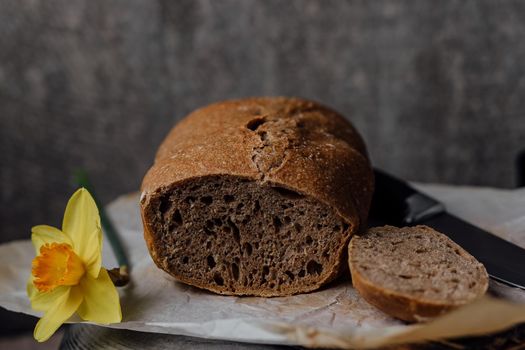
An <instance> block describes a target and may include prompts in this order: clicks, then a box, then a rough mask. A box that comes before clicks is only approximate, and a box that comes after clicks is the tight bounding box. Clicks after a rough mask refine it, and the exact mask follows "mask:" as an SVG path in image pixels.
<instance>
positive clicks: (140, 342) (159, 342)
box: [60, 324, 525, 350]
mask: <svg viewBox="0 0 525 350" xmlns="http://www.w3.org/2000/svg"><path fill="white" fill-rule="evenodd" d="M151 348H154V349H159V350H162V349H174V350H178V349H191V350H200V349H212V350H225V349H234V350H272V349H275V350H276V349H303V348H302V347H299V346H282V345H260V344H246V343H235V342H229V341H215V340H206V339H199V338H192V337H186V336H179V335H168V334H154V333H143V332H135V331H128V330H121V329H110V328H105V327H98V326H92V325H82V324H75V325H71V326H70V327H69V328H68V329H67V331H66V333H65V335H64V338H63V340H62V344H61V345H60V349H62V350H73V349H75V350H77V349H119V350H124V349H151ZM387 349H388V350H394V349H400V350H401V349H404V350H445V349H446V350H452V349H454V350H457V349H490V350H500V349H508V350H511V349H512V350H518V349H525V324H522V325H519V326H517V327H513V328H511V329H509V330H507V331H505V332H501V333H498V334H495V335H490V336H485V337H474V338H464V339H455V340H449V341H441V342H430V343H426V344H406V345H399V346H394V347H389V348H382V350H387Z"/></svg>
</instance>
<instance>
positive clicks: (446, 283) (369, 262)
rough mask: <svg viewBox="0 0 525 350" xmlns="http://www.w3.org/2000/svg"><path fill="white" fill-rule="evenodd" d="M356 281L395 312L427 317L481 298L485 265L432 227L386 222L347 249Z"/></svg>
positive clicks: (413, 317)
mask: <svg viewBox="0 0 525 350" xmlns="http://www.w3.org/2000/svg"><path fill="white" fill-rule="evenodd" d="M348 255H349V266H350V272H351V274H352V283H353V285H354V287H355V288H356V289H357V291H358V292H359V294H361V295H362V296H363V297H364V298H365V299H366V300H367V301H368V302H369V303H370V304H372V305H374V306H376V307H377V308H378V309H380V310H382V311H383V312H385V313H387V314H389V315H390V316H393V317H396V318H399V319H402V320H405V321H409V322H414V321H424V320H426V319H429V318H432V317H435V316H438V315H440V314H442V313H444V312H447V311H449V310H452V309H454V308H457V307H458V306H461V305H464V304H466V303H469V302H471V301H473V300H474V299H476V298H478V297H480V296H482V295H483V294H484V293H485V292H486V290H487V288H488V275H487V272H486V270H485V268H484V267H483V265H482V264H481V263H479V262H478V261H477V260H476V259H475V258H474V257H472V256H471V255H470V254H468V253H467V252H466V251H465V250H464V249H463V248H461V247H460V246H458V245H457V244H456V243H454V242H453V241H452V240H450V239H449V238H448V237H446V236H445V235H443V234H441V233H439V232H437V231H435V230H433V229H431V228H430V227H427V226H415V227H403V228H397V227H393V226H384V227H377V228H372V229H370V230H369V231H368V232H367V233H366V234H364V235H362V236H354V237H353V238H352V240H351V241H350V245H349V248H348Z"/></svg>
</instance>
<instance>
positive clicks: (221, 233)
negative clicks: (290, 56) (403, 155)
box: [140, 98, 373, 296]
mask: <svg viewBox="0 0 525 350" xmlns="http://www.w3.org/2000/svg"><path fill="white" fill-rule="evenodd" d="M372 192H373V172H372V169H371V166H370V163H369V160H368V158H367V153H366V149H365V145H364V143H363V141H362V139H361V137H360V136H359V134H358V133H357V132H356V130H355V129H354V128H353V127H352V125H351V124H350V123H349V122H347V121H346V120H345V119H344V118H343V117H342V116H340V115H339V114H337V113H336V112H334V111H332V110H330V109H328V108H326V107H323V106H321V105H319V104H317V103H314V102H311V101H306V100H302V99H297V98H249V99H240V100H232V101H225V102H220V103H216V104H212V105H210V106H207V107H204V108H201V109H198V110H196V111H195V112H193V113H191V114H190V115H189V116H187V117H186V118H185V119H183V120H182V121H181V122H180V123H178V125H176V126H175V128H173V129H172V130H171V132H170V133H169V135H168V136H167V137H166V139H165V140H164V142H163V143H162V145H161V146H160V148H159V150H158V153H157V155H156V158H155V163H154V165H153V166H152V168H151V169H150V170H149V171H148V173H147V174H146V176H145V178H144V181H143V183H142V196H141V201H140V204H141V213H142V220H143V224H144V236H145V239H146V242H147V246H148V249H149V251H150V254H151V257H152V258H153V261H154V262H155V263H156V264H157V266H158V267H159V268H161V269H163V270H165V271H166V272H168V273H169V274H171V275H172V276H174V277H175V278H176V279H178V280H179V281H182V282H184V283H187V284H190V285H193V286H196V287H200V288H204V289H208V290H210V291H213V292H216V293H220V294H229V295H257V296H280V295H291V294H296V293H303V292H308V291H312V290H315V289H317V288H319V287H320V286H322V285H323V284H325V283H327V282H329V281H331V280H333V279H334V278H335V277H336V276H337V275H338V273H339V272H340V271H341V270H342V269H343V268H344V267H345V265H346V262H345V260H346V258H345V257H344V256H346V247H347V245H348V241H349V239H350V236H351V235H352V234H353V233H355V232H357V231H358V230H359V228H360V227H364V226H366V218H367V214H368V210H369V206H370V201H371V197H372Z"/></svg>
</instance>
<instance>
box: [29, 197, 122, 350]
mask: <svg viewBox="0 0 525 350" xmlns="http://www.w3.org/2000/svg"><path fill="white" fill-rule="evenodd" d="M31 232H32V234H31V240H32V242H33V245H34V247H35V250H36V254H37V256H36V257H35V259H34V260H33V263H32V271H31V272H32V273H31V277H30V278H29V281H28V283H27V294H28V296H29V299H30V301H31V307H32V308H33V309H34V310H37V311H43V312H44V315H43V317H42V318H41V319H40V320H39V321H38V323H37V325H36V327H35V331H34V337H35V339H36V340H38V341H39V342H42V341H45V340H47V339H49V337H50V336H51V335H53V333H55V331H56V330H57V329H58V328H59V327H60V326H61V325H62V324H63V323H64V322H66V321H67V320H68V319H69V318H70V317H71V316H72V315H73V314H74V313H75V312H76V313H77V314H78V315H79V316H80V317H81V318H82V319H84V320H86V321H91V322H95V323H102V324H109V323H117V322H120V321H121V320H122V313H121V309H120V300H119V295H118V292H117V290H116V288H115V286H114V285H113V282H112V281H111V279H110V277H109V275H108V272H107V270H106V269H105V268H103V267H102V266H101V264H102V229H101V226H100V215H99V212H98V209H97V206H96V204H95V201H94V200H93V198H92V197H91V195H90V194H89V192H88V191H87V190H86V189H84V188H81V189H79V190H78V191H76V192H75V193H74V194H73V196H71V198H70V200H69V202H68V204H67V207H66V211H65V213H64V220H63V223H62V230H59V229H57V228H55V227H51V226H46V225H39V226H35V227H33V229H32V230H31Z"/></svg>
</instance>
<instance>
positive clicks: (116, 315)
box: [78, 268, 122, 324]
mask: <svg viewBox="0 0 525 350" xmlns="http://www.w3.org/2000/svg"><path fill="white" fill-rule="evenodd" d="M80 288H82V293H83V295H84V300H83V302H82V304H81V305H80V307H79V308H78V314H79V316H80V317H82V319H84V320H86V321H92V322H96V323H103V324H108V323H117V322H120V321H121V320H122V312H121V310H120V300H119V295H118V292H117V289H116V288H115V286H114V285H113V282H111V279H110V278H109V275H108V272H107V271H106V269H104V268H101V269H100V273H99V275H98V278H93V277H91V276H90V275H89V274H87V275H86V277H84V278H83V279H82V282H80Z"/></svg>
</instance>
